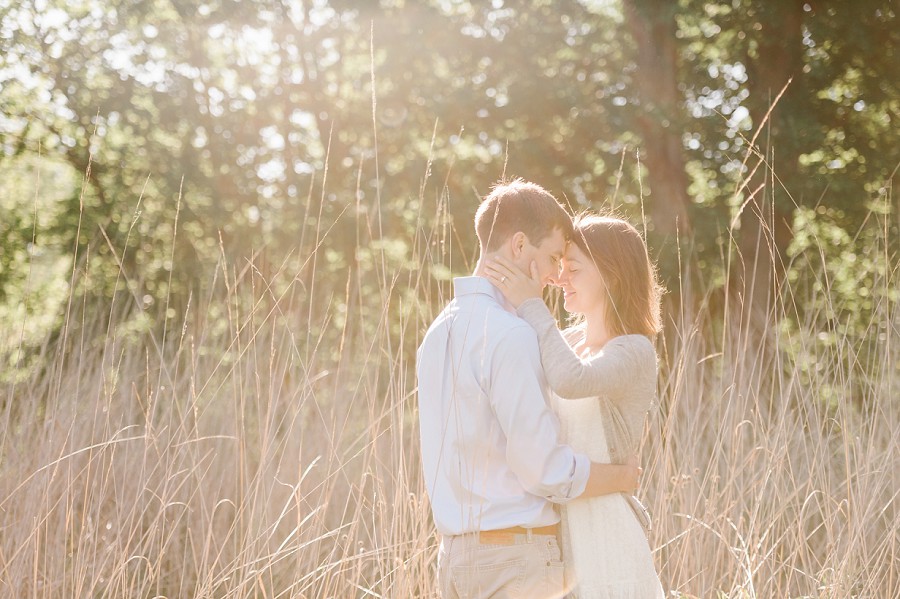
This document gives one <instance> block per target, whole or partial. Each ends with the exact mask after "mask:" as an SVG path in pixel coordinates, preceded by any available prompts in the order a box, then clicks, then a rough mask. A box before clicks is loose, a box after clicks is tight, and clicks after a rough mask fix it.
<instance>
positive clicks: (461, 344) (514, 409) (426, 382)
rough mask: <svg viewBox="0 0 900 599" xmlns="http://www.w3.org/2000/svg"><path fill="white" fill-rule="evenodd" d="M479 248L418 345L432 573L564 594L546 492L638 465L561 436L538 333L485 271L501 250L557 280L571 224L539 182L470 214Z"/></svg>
mask: <svg viewBox="0 0 900 599" xmlns="http://www.w3.org/2000/svg"><path fill="white" fill-rule="evenodd" d="M475 228H476V233H477V235H478V240H479V245H480V249H481V257H480V259H479V262H478V264H477V265H476V268H475V273H474V276H471V277H460V278H457V279H454V281H453V285H454V298H453V300H451V302H450V303H449V304H448V305H447V307H446V308H445V309H444V310H443V311H442V312H441V313H440V314H439V315H438V317H437V318H436V319H435V321H434V322H433V323H432V325H431V327H429V329H428V332H427V333H426V334H425V337H424V338H423V340H422V344H421V346H420V347H419V351H418V356H417V357H418V360H417V368H416V370H417V377H418V385H419V387H418V389H419V424H420V434H421V443H422V462H423V467H424V473H425V484H426V488H427V490H428V495H429V498H430V500H431V508H432V514H433V516H434V522H435V526H436V527H437V530H438V532H439V533H440V534H441V537H442V539H441V549H440V552H439V555H438V583H439V586H440V588H441V595H442V597H444V599H449V598H456V597H540V598H544V597H560V596H562V595H563V594H564V592H565V590H564V587H565V585H564V579H563V566H562V561H561V558H560V552H559V546H558V543H557V537H556V534H557V529H558V525H559V514H558V513H557V511H556V510H555V509H554V507H553V504H558V503H565V502H566V501H569V500H571V499H574V498H575V497H578V496H596V495H603V494H606V493H613V492H620V491H627V492H630V491H632V490H633V489H634V488H635V486H636V485H637V476H638V473H639V469H638V468H637V467H636V466H634V465H611V464H593V463H591V462H590V461H589V460H588V458H587V456H585V455H583V454H579V453H576V452H575V451H574V450H573V449H572V448H571V447H569V446H568V445H565V444H562V443H561V442H560V440H559V422H558V420H557V418H556V415H555V414H554V413H553V411H552V410H551V409H550V406H549V391H548V388H547V381H546V379H545V377H544V372H543V368H542V366H541V358H540V351H539V347H538V341H537V334H536V333H535V331H534V330H533V329H532V328H531V326H530V325H528V323H526V322H525V321H524V320H522V319H520V318H519V317H518V316H517V315H516V312H515V309H514V308H512V306H510V305H509V304H508V303H507V302H506V301H505V299H504V297H503V294H502V293H501V292H500V291H499V290H498V289H497V288H496V287H494V286H493V285H492V284H491V283H490V282H489V281H488V280H487V279H485V278H483V277H482V276H481V274H482V265H483V262H484V261H485V259H487V258H489V257H491V256H496V255H500V256H503V257H505V258H507V259H508V260H511V261H512V262H514V263H515V264H516V265H518V266H519V267H520V268H522V270H524V271H526V272H528V271H529V268H530V266H531V264H532V263H534V264H536V266H537V270H538V274H539V276H540V277H541V280H542V281H543V282H544V284H545V285H546V284H548V283H552V282H554V280H555V277H556V276H558V273H559V263H560V260H561V259H562V256H563V254H564V253H565V250H566V243H567V241H568V238H569V237H570V236H571V234H572V222H571V219H570V217H569V215H568V213H567V212H566V211H565V209H564V208H563V207H562V206H561V205H560V204H559V202H558V201H557V200H556V199H555V198H554V197H553V196H552V195H550V194H549V193H548V192H547V191H546V190H544V189H543V188H541V187H540V186H538V185H535V184H534V183H528V182H525V181H522V180H515V181H513V182H511V183H506V184H500V185H497V186H496V187H495V188H494V189H493V190H492V192H491V193H490V194H489V195H488V196H487V197H486V198H485V200H484V201H483V202H482V204H481V206H480V207H479V209H478V212H477V213H476V217H475Z"/></svg>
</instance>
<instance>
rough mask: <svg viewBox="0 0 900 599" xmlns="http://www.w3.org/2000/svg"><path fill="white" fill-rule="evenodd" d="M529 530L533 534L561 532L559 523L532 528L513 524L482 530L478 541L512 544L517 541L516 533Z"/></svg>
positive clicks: (523, 532) (522, 533) (520, 533)
mask: <svg viewBox="0 0 900 599" xmlns="http://www.w3.org/2000/svg"><path fill="white" fill-rule="evenodd" d="M529 530H531V534H533V535H550V536H556V535H558V534H559V524H551V525H549V526H537V527H535V528H531V529H529V528H525V527H524V526H511V527H509V528H501V529H499V530H482V531H481V532H479V533H478V542H479V543H484V544H485V545H512V544H513V543H514V542H515V538H514V535H527V534H528V531H529Z"/></svg>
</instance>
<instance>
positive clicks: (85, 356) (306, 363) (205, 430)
mask: <svg viewBox="0 0 900 599" xmlns="http://www.w3.org/2000/svg"><path fill="white" fill-rule="evenodd" d="M435 209H437V208H435ZM875 221H877V219H873V222H875ZM438 222H443V223H444V224H443V225H441V226H442V227H446V221H442V220H441V219H438ZM874 226H881V225H878V223H877V222H875V225H874ZM331 235H332V234H331V232H330V231H327V230H322V231H316V232H315V235H314V236H313V235H311V236H310V238H309V239H307V240H306V246H305V247H304V249H303V250H302V251H301V252H299V253H298V254H297V255H295V256H292V257H290V258H289V259H287V260H286V261H285V262H284V263H283V264H282V265H281V266H276V267H271V266H268V267H266V268H263V267H262V266H260V267H257V265H256V264H248V263H242V264H231V263H229V262H228V261H227V260H226V259H225V258H224V257H223V259H222V260H221V262H220V264H219V265H218V267H217V268H216V269H215V270H214V271H211V272H208V273H205V274H204V275H203V276H205V277H206V283H205V287H206V288H207V289H208V293H207V294H206V296H205V297H199V296H197V295H195V296H192V297H191V299H190V301H189V302H186V303H185V304H184V305H179V306H174V305H173V306H170V307H169V310H170V311H171V312H170V314H171V317H170V318H168V319H167V323H168V324H167V326H166V331H165V334H160V333H159V332H158V329H159V327H156V329H157V332H156V333H153V334H151V333H149V332H148V331H149V330H151V329H150V328H149V327H143V326H141V325H140V323H141V322H142V319H152V318H154V315H153V314H150V313H149V312H148V313H147V314H143V315H142V314H141V313H140V307H139V306H141V303H140V301H139V300H138V298H135V297H131V296H128V295H125V294H120V296H119V297H118V298H117V299H116V301H115V302H112V303H110V304H104V305H96V304H94V303H91V302H89V301H86V300H85V299H84V297H82V296H74V295H73V296H70V297H69V298H68V301H67V302H66V303H65V304H64V305H63V307H62V310H64V311H65V314H66V317H65V318H66V325H65V327H64V328H63V331H62V334H61V335H60V336H59V337H58V338H54V339H53V340H52V341H48V342H47V343H46V344H45V347H44V350H43V352H44V353H43V360H44V362H45V363H46V365H47V366H46V368H43V369H41V370H40V371H38V372H36V373H34V374H33V375H31V376H29V377H27V378H25V379H23V380H18V381H16V382H10V383H8V384H7V385H6V387H5V388H4V389H2V391H0V397H2V400H0V401H2V403H0V408H2V411H0V596H3V597H47V598H51V597H52V598H57V597H59V598H70V597H77V598H81V597H129V598H131V597H146V598H151V597H168V598H176V597H198V598H199V597H210V598H212V597H216V598H225V597H233V598H237V597H242V598H243V597H255V598H260V599H262V598H266V599H274V598H276V597H278V598H282V597H298V598H299V597H305V598H320V597H337V598H344V597H360V598H362V597H428V596H434V595H435V584H434V566H435V558H436V550H437V542H438V540H437V536H436V534H435V531H434V529H433V526H432V523H431V516H430V511H429V506H428V500H427V498H426V495H425V493H424V488H423V483H422V477H421V475H420V466H419V455H418V447H419V441H418V432H417V426H416V394H415V376H414V372H415V371H414V350H415V347H416V345H417V342H418V339H419V338H420V336H421V334H422V333H423V331H424V329H425V327H426V326H427V323H428V322H429V320H430V318H431V317H432V316H433V315H434V314H435V313H436V311H437V310H439V309H440V307H441V306H442V304H443V302H444V301H445V300H446V294H447V292H448V290H449V285H448V283H447V282H446V281H445V282H442V283H440V284H436V283H427V284H426V281H429V277H430V274H429V273H431V272H432V265H433V264H440V263H442V261H443V260H444V259H445V256H446V248H444V250H443V251H441V250H440V248H441V247H444V246H443V245H442V244H443V243H444V241H446V242H447V243H449V242H450V241H451V240H452V239H454V235H452V234H451V232H449V231H447V230H446V228H444V229H440V228H439V229H436V230H434V231H430V232H429V231H424V232H422V233H421V238H420V239H416V240H414V241H411V242H410V244H409V247H410V248H411V249H410V251H409V256H410V257H409V260H410V261H411V262H412V267H410V268H406V269H395V268H393V267H392V266H391V265H390V263H389V262H388V258H387V257H385V256H386V252H388V251H393V250H391V248H387V249H386V248H384V247H381V248H377V247H376V248H372V247H368V246H367V247H366V248H365V249H366V250H367V251H370V254H369V256H370V257H372V258H373V261H372V269H373V270H372V273H374V274H372V273H369V274H365V275H362V274H360V273H359V271H358V270H356V269H351V270H349V271H348V272H347V274H346V275H345V276H344V277H343V279H341V280H342V283H341V285H339V286H334V288H333V289H324V288H323V286H324V283H323V282H322V280H323V279H324V277H322V276H319V275H317V273H321V272H324V270H323V269H324V267H323V266H322V264H323V263H324V257H323V255H324V252H325V251H326V250H327V249H328V247H329V244H330V243H331V241H332V238H331V237H330V236H331ZM313 237H314V238H313ZM434 240H440V243H435V244H432V243H431V242H432V241H434ZM173 243H177V240H173ZM431 248H437V249H434V250H433V252H432V251H431ZM871 251H872V255H874V256H875V257H876V258H877V259H882V260H884V261H886V264H885V266H886V268H884V269H883V274H882V276H881V277H880V278H879V280H877V281H876V285H877V286H881V287H882V288H883V289H887V290H889V289H896V288H897V286H898V285H900V273H898V270H897V269H898V267H897V264H896V258H892V257H891V256H890V255H889V254H888V253H887V251H886V250H885V248H883V247H880V248H871ZM78 264H79V267H78V269H77V271H78V272H77V274H76V277H79V278H80V277H85V276H90V268H89V265H88V263H87V262H84V261H78ZM809 268H810V269H813V270H814V271H815V272H816V277H817V278H818V279H819V280H821V281H822V282H823V289H822V290H821V291H820V293H822V294H825V297H834V298H835V299H834V301H835V302H838V301H840V297H841V296H839V295H838V294H834V295H833V296H829V294H831V293H832V289H831V287H830V285H831V282H830V279H829V277H828V276H827V275H828V273H827V272H821V271H816V270H815V269H816V268H817V267H815V266H814V265H813V264H812V263H811V264H810V265H809ZM128 275H129V273H127V272H124V273H122V276H123V277H127V276H128ZM330 276H332V277H333V273H332V275H330ZM331 280H334V279H333V278H332V279H331ZM684 287H685V288H676V289H672V290H670V298H680V299H681V300H682V301H681V302H680V303H681V305H682V306H684V308H683V309H682V310H681V311H680V313H677V314H674V315H671V316H670V327H669V329H668V331H667V334H666V336H665V337H664V338H662V339H661V340H660V342H659V350H660V353H661V356H662V358H661V360H662V362H661V376H660V381H659V390H660V394H659V408H658V410H656V412H655V413H653V414H652V416H651V420H650V424H649V426H648V429H647V436H646V442H645V444H644V449H643V452H642V462H643V465H644V468H645V472H644V476H643V482H642V488H641V491H640V493H639V494H640V495H641V496H642V498H643V499H644V500H645V501H646V503H647V504H648V506H649V508H650V511H651V513H652V514H653V516H654V520H655V527H654V530H653V532H652V538H651V544H652V546H653V547H654V548H655V558H656V563H657V566H658V568H659V570H660V573H661V577H662V580H663V581H664V585H665V586H666V588H667V589H670V590H671V592H672V596H681V597H702V598H704V599H705V598H708V597H731V598H749V597H754V598H755V597H759V598H763V599H769V598H787V597H791V598H799V597H822V598H826V597H827V598H843V597H860V598H873V599H883V598H891V597H900V514H898V492H900V310H898V307H900V306H898V305H897V303H896V302H892V301H886V300H883V301H881V302H880V303H878V304H877V305H876V306H875V309H874V310H873V316H872V319H871V322H870V323H868V324H869V327H870V330H871V334H870V335H869V336H868V337H867V339H868V340H869V341H868V345H866V347H865V351H862V348H861V346H860V345H859V343H857V341H856V340H854V339H852V338H849V337H840V336H838V337H837V338H834V337H833V336H832V337H831V338H827V340H828V342H826V337H824V336H823V335H824V333H823V331H822V329H821V322H822V320H823V319H822V318H820V316H821V315H820V314H817V313H815V312H814V313H811V314H809V313H807V314H806V315H805V316H804V318H803V319H802V321H801V322H794V324H793V325H791V326H789V325H788V324H786V321H787V318H786V316H790V315H791V314H793V305H794V303H795V302H797V303H799V302H804V301H806V299H807V298H803V297H795V296H794V295H793V294H792V292H791V290H790V288H785V289H782V290H781V291H780V292H779V294H778V297H779V298H780V301H779V302H778V303H777V305H775V306H773V307H772V308H771V309H770V314H771V317H770V318H769V319H768V321H767V322H768V323H769V324H767V325H765V326H764V327H762V328H758V327H757V328H753V327H750V326H746V324H745V323H744V322H742V317H741V316H740V314H735V313H729V312H728V311H727V310H724V309H723V308H721V306H719V307H714V306H715V304H716V302H715V301H713V299H714V296H713V294H712V293H708V292H706V291H705V290H702V289H701V290H693V291H689V290H687V289H686V287H687V285H685V286H684ZM836 307H837V308H840V306H836ZM157 312H159V313H160V314H164V313H165V311H159V310H157ZM110 323H112V324H110ZM122 323H127V324H122ZM135 323H137V324H135ZM3 334H4V335H6V336H7V337H15V336H17V335H19V334H20V332H19V331H18V330H8V331H5V332H4V333H3Z"/></svg>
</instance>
